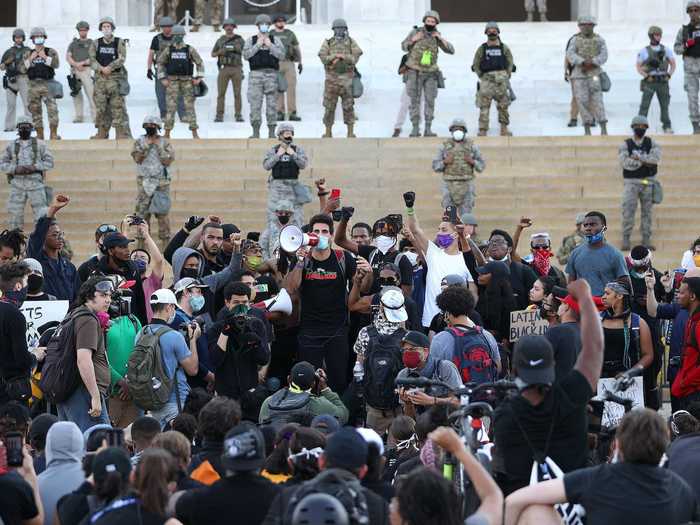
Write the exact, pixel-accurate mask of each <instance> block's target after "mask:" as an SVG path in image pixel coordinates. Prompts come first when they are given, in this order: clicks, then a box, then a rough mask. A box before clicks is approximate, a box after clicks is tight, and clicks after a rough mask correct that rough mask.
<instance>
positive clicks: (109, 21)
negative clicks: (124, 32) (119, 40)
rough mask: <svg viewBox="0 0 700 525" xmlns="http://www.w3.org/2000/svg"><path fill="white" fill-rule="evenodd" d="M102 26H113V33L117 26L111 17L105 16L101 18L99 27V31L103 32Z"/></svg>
mask: <svg viewBox="0 0 700 525" xmlns="http://www.w3.org/2000/svg"><path fill="white" fill-rule="evenodd" d="M102 24H109V25H111V26H112V31H114V30H115V29H116V28H117V26H116V25H115V24H114V19H113V18H112V17H111V16H103V17H102V18H100V23H99V24H98V25H97V29H99V30H100V31H102Z"/></svg>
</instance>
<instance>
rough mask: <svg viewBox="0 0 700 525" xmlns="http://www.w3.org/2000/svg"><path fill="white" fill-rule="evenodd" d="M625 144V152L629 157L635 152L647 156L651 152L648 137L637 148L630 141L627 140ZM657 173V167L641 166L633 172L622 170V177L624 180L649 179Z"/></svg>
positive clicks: (632, 141)
mask: <svg viewBox="0 0 700 525" xmlns="http://www.w3.org/2000/svg"><path fill="white" fill-rule="evenodd" d="M625 143H626V144H627V151H628V152H629V154H630V155H632V154H633V153H634V152H635V151H637V152H640V153H645V154H648V153H649V152H650V151H651V139H650V138H649V137H644V140H642V144H641V146H638V145H637V144H636V143H635V142H634V140H632V139H627V140H626V141H625ZM657 171H658V167H657V166H642V167H641V168H639V169H636V170H634V171H632V170H622V176H623V178H625V179H648V178H649V177H653V176H654V175H656V172H657Z"/></svg>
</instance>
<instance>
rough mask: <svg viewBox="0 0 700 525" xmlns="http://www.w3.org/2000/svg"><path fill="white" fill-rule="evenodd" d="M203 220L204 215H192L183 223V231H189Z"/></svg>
mask: <svg viewBox="0 0 700 525" xmlns="http://www.w3.org/2000/svg"><path fill="white" fill-rule="evenodd" d="M203 222H204V217H200V216H199V215H192V216H191V217H190V218H189V219H187V222H186V223H185V231H187V232H188V233H189V232H191V231H192V230H194V229H195V228H196V227H197V226H199V225H200V224H202V223H203Z"/></svg>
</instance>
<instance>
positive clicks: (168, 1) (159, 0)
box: [153, 0, 180, 27]
mask: <svg viewBox="0 0 700 525" xmlns="http://www.w3.org/2000/svg"><path fill="white" fill-rule="evenodd" d="M179 3H180V0H155V1H154V4H153V25H154V26H155V27H160V19H161V18H163V17H164V16H169V17H170V18H172V19H173V20H177V6H178V4H179Z"/></svg>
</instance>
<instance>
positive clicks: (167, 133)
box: [165, 129, 170, 139]
mask: <svg viewBox="0 0 700 525" xmlns="http://www.w3.org/2000/svg"><path fill="white" fill-rule="evenodd" d="M165 138H166V139H169V138H170V130H169V129H166V130H165Z"/></svg>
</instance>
